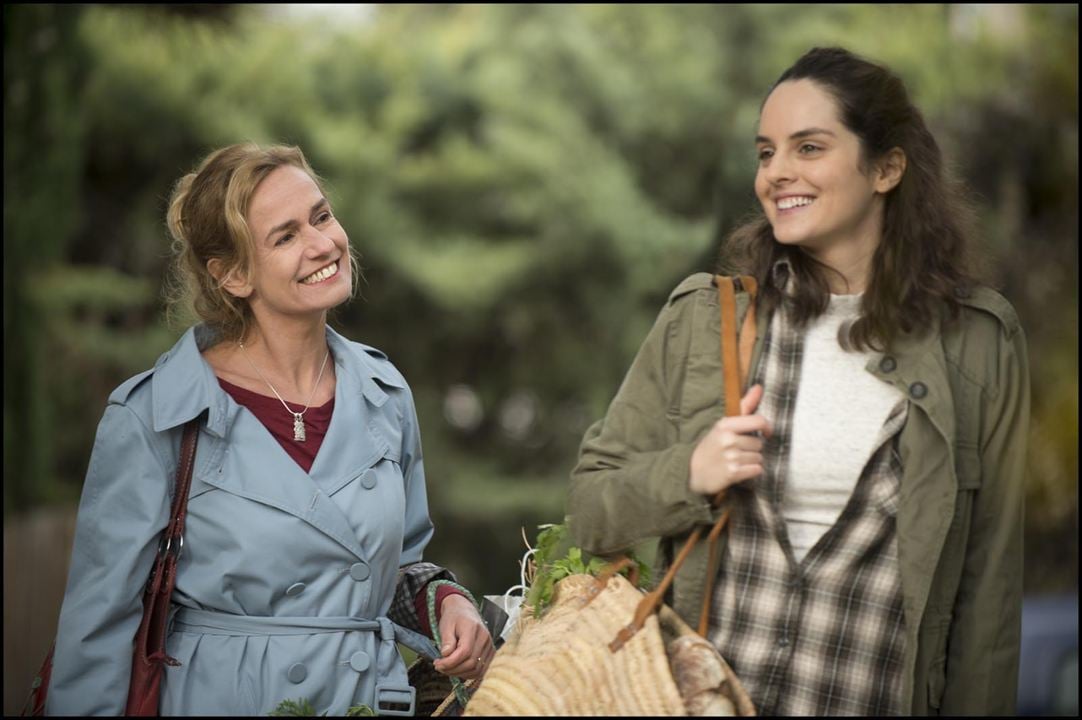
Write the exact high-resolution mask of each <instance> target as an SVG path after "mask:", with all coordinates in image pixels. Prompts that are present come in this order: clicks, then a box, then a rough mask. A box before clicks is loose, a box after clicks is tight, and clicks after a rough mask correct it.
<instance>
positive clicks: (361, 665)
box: [349, 650, 370, 672]
mask: <svg viewBox="0 0 1082 720" xmlns="http://www.w3.org/2000/svg"><path fill="white" fill-rule="evenodd" d="M369 662H370V661H369V659H368V653H366V652H365V651H364V650H361V651H359V652H355V653H353V655H352V656H350V658H349V666H350V667H351V668H353V669H354V670H356V671H357V672H364V671H365V670H367V669H368V665H369Z"/></svg>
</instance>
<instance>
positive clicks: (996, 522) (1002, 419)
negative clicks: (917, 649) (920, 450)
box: [941, 328, 1030, 715]
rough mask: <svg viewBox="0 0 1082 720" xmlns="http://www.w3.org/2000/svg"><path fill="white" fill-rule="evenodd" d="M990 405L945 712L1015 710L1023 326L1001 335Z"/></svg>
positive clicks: (1025, 405) (1025, 418)
mask: <svg viewBox="0 0 1082 720" xmlns="http://www.w3.org/2000/svg"><path fill="white" fill-rule="evenodd" d="M1000 347H1001V348H1002V350H1001V351H1000V353H999V362H998V372H997V377H996V378H995V384H994V386H991V385H990V386H989V387H988V388H986V393H987V395H986V397H987V400H986V402H987V404H986V406H985V408H984V411H983V413H982V427H981V445H980V448H979V451H980V459H981V486H980V489H979V490H978V491H977V494H976V497H975V498H974V505H973V512H972V519H971V529H970V535H969V542H968V544H967V549H966V559H965V565H964V567H963V570H962V579H961V584H960V586H959V589H958V595H957V600H956V602H955V606H954V617H953V620H952V622H951V630H950V637H949V640H948V653H949V654H948V659H947V677H946V685H945V692H944V695H943V702H942V707H941V712H942V713H943V714H945V715H970V714H979V715H986V714H992V715H1003V714H1006V715H1013V714H1014V713H1015V712H1016V710H1015V703H1016V693H1017V684H1018V656H1019V645H1020V638H1021V614H1022V519H1023V499H1024V478H1025V466H1026V437H1027V433H1028V429H1029V398H1030V390H1029V363H1028V359H1027V354H1026V340H1025V335H1024V333H1023V332H1022V330H1021V329H1020V328H1019V329H1017V330H1015V331H1014V333H1013V335H1010V336H1008V333H1007V331H1003V336H1002V337H1001V340H1000Z"/></svg>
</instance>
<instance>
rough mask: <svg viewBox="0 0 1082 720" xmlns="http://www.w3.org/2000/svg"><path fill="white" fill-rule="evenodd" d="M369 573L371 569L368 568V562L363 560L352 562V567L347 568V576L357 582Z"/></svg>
mask: <svg viewBox="0 0 1082 720" xmlns="http://www.w3.org/2000/svg"><path fill="white" fill-rule="evenodd" d="M371 574H372V572H371V570H369V569H368V563H366V562H364V561H361V562H359V563H353V565H352V567H350V569H349V576H350V577H351V578H353V579H354V580H356V581H357V582H362V581H364V580H367V579H368V576H369V575H371Z"/></svg>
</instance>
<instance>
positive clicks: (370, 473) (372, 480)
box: [361, 470, 376, 490]
mask: <svg viewBox="0 0 1082 720" xmlns="http://www.w3.org/2000/svg"><path fill="white" fill-rule="evenodd" d="M361 485H362V486H363V487H364V489H365V490H371V489H372V488H374V487H375V486H376V471H375V470H365V472H364V475H361Z"/></svg>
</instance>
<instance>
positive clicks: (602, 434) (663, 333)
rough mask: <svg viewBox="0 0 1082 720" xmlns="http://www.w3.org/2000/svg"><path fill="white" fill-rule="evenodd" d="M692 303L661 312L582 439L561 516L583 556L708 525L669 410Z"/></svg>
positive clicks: (684, 300)
mask: <svg viewBox="0 0 1082 720" xmlns="http://www.w3.org/2000/svg"><path fill="white" fill-rule="evenodd" d="M694 303H695V300H694V295H691V296H684V297H681V298H678V299H675V300H670V303H669V304H668V305H666V307H665V308H664V309H662V311H661V313H660V314H659V315H658V318H657V321H656V322H655V323H654V326H653V328H652V329H651V330H650V333H649V334H648V335H647V337H646V340H645V341H644V342H643V345H642V347H641V348H640V350H639V353H638V355H637V356H636V357H635V360H634V362H632V364H631V368H630V369H629V370H628V372H627V375H626V377H625V378H624V381H623V384H622V385H621V386H620V389H619V391H618V392H617V394H616V397H615V398H614V399H613V401H612V404H611V405H610V407H609V410H608V413H606V415H605V417H604V418H603V419H602V420H600V421H598V422H597V423H595V424H594V425H593V426H592V427H591V428H590V429H589V430H587V432H586V435H585V437H584V438H583V441H582V446H581V448H580V450H579V462H578V465H577V466H576V467H575V469H574V470H573V471H572V473H571V486H570V490H569V492H568V501H567V511H568V516H569V524H570V530H571V535H572V538H573V539H574V541H575V543H576V544H578V545H579V546H581V547H582V548H583V549H584V550H586V551H587V552H590V553H593V554H599V555H607V554H611V553H614V552H619V551H622V550H626V549H628V548H630V547H632V546H633V545H635V544H636V543H638V542H640V541H642V540H644V539H647V538H652V537H663V536H667V535H674V534H677V533H679V532H682V531H685V530H687V529H688V528H691V527H692V526H694V525H696V524H703V523H708V522H710V521H711V510H710V505H709V503H708V501H707V499H706V497H705V496H703V495H700V494H698V493H695V492H692V491H691V489H690V488H689V486H688V473H689V466H690V462H691V455H692V451H693V450H694V449H695V444H696V441H697V438H694V439H693V438H687V439H685V440H683V441H681V440H680V439H679V436H678V432H677V430H678V427H677V420H676V419H675V418H674V415H677V414H678V413H674V412H673V409H674V407H675V404H676V403H675V398H674V395H675V394H676V393H677V392H679V387H678V377H680V376H682V370H683V368H682V367H681V366H682V365H683V364H686V362H687V355H688V347H689V344H690V337H691V333H693V332H695V330H696V328H695V326H694V324H693V322H692V319H693V317H694V313H693V306H694ZM719 382H720V380H719Z"/></svg>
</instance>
